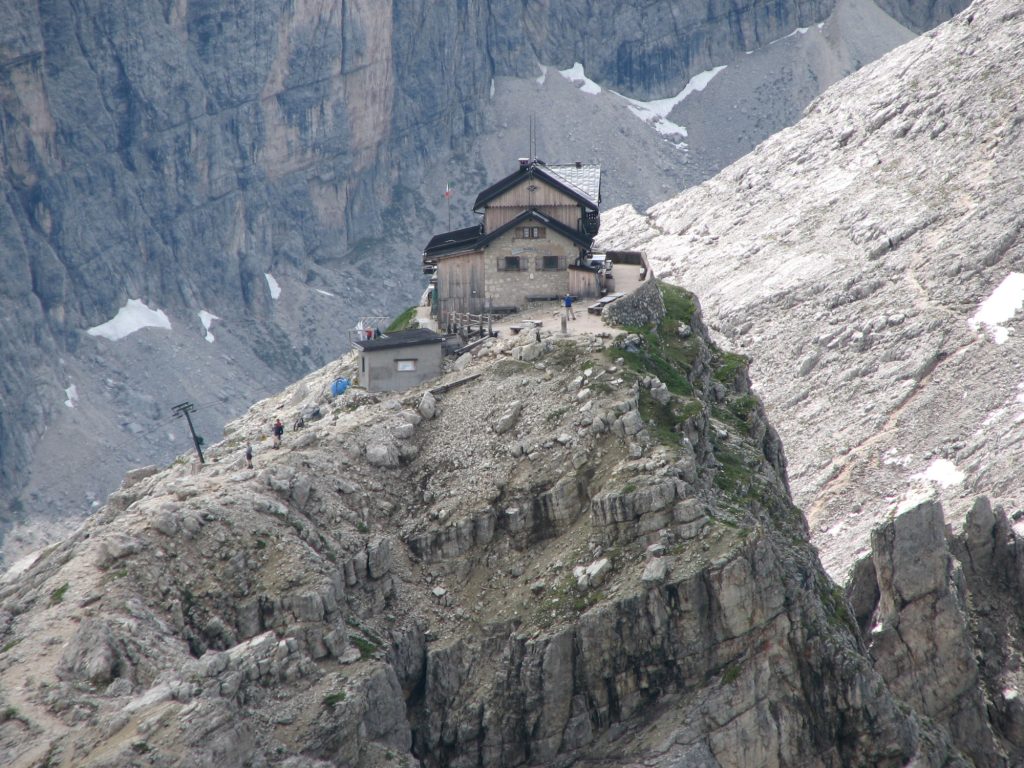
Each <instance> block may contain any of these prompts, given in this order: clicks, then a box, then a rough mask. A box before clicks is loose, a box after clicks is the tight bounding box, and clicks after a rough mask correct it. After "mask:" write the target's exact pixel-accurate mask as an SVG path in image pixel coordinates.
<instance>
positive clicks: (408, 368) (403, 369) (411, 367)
mask: <svg viewBox="0 0 1024 768" xmlns="http://www.w3.org/2000/svg"><path fill="white" fill-rule="evenodd" d="M418 360H419V358H416V357H411V358H408V357H404V358H402V359H401V360H395V370H396V371H398V372H399V373H414V372H415V371H416V363H417V361H418Z"/></svg>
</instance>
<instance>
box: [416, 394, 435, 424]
mask: <svg viewBox="0 0 1024 768" xmlns="http://www.w3.org/2000/svg"><path fill="white" fill-rule="evenodd" d="M416 410H417V411H419V414H420V416H422V417H423V418H424V419H432V418H434V416H436V415H437V400H436V398H435V397H434V396H433V395H432V394H430V392H424V393H423V397H421V398H420V403H419V405H418V406H417V407H416Z"/></svg>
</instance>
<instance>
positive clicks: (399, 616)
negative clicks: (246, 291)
mask: <svg viewBox="0 0 1024 768" xmlns="http://www.w3.org/2000/svg"><path fill="white" fill-rule="evenodd" d="M642 303H643V304H644V305H645V306H647V307H651V306H654V307H658V306H663V307H664V309H663V312H664V315H663V316H662V318H661V320H660V321H659V322H658V323H656V324H655V325H654V326H653V327H652V326H644V327H637V328H633V329H628V331H627V332H619V331H610V332H609V333H608V334H605V336H583V337H580V338H578V339H563V338H559V337H557V336H556V335H553V334H551V333H550V332H546V331H542V332H540V333H539V334H533V335H524V336H522V337H512V338H510V339H507V340H496V339H495V340H490V341H488V342H487V343H485V344H484V345H481V346H480V347H478V348H477V349H476V350H474V356H473V359H472V360H471V361H469V364H468V365H465V364H464V367H463V369H462V370H459V371H453V372H452V373H449V374H446V375H445V376H444V377H443V378H442V380H441V381H439V382H432V383H430V384H429V385H426V386H424V387H423V388H421V389H419V390H416V391H412V392H409V393H406V394H404V395H401V396H397V397H389V396H384V395H367V394H365V393H360V392H359V391H351V390H350V391H349V392H347V393H346V394H345V395H344V396H343V397H341V398H338V399H331V398H330V397H329V396H328V395H327V393H328V392H329V386H330V383H331V381H333V379H334V378H335V377H337V376H339V375H343V374H346V373H349V374H350V373H353V371H352V369H351V368H350V367H348V366H350V365H351V363H348V362H345V361H341V362H339V363H335V364H332V365H330V366H328V367H327V368H325V369H323V370H321V371H319V372H317V373H315V374H312V375H310V376H308V377H306V378H305V379H303V380H301V381H299V382H297V383H296V384H294V385H292V386H291V387H289V388H287V389H286V390H285V391H284V392H283V393H281V394H280V395H278V396H275V397H272V398H270V399H268V400H265V401H262V402H260V403H258V404H257V405H255V406H253V408H252V409H251V410H250V412H249V413H248V414H247V415H246V416H245V417H243V418H242V419H240V420H238V421H236V422H234V423H232V424H231V425H229V427H228V429H227V430H226V439H225V440H224V441H223V442H221V443H219V444H217V445H215V446H211V447H210V449H209V451H208V456H209V458H210V463H209V464H208V465H207V466H206V467H204V468H197V467H194V466H193V465H191V463H190V462H189V460H188V458H187V457H182V460H181V461H179V462H176V463H175V464H174V465H173V466H171V467H169V468H163V469H161V468H158V467H150V468H145V469H140V470H137V471H135V472H133V473H131V474H130V475H129V476H127V477H126V478H125V480H124V482H123V484H122V488H121V489H120V490H119V491H118V492H117V493H115V494H113V495H112V496H111V497H110V499H109V500H108V502H107V504H106V505H105V506H104V507H103V508H102V509H101V510H100V511H99V512H98V513H97V514H96V515H95V516H93V518H91V519H90V520H89V521H88V522H87V523H86V524H85V525H84V526H83V527H82V528H81V529H80V530H79V531H78V532H76V533H75V534H74V535H73V536H72V537H71V538H69V539H68V540H66V541H64V542H61V543H59V544H56V545H54V546H52V547H49V548H47V549H46V550H44V551H43V552H41V553H39V554H38V555H37V556H36V557H35V558H34V559H32V560H31V561H26V562H23V563H21V564H19V566H18V567H17V568H16V569H15V570H13V571H11V572H8V574H7V575H6V576H5V577H4V579H3V582H2V585H0V681H2V684H0V691H2V694H0V695H2V697H3V701H2V702H0V706H2V712H3V717H2V718H0V755H3V761H4V763H5V764H9V765H14V766H22V765H24V766H28V765H37V764H39V763H46V764H50V765H61V764H63V765H71V764H74V765H76V766H120V765H137V764H145V765H158V766H171V765H189V766H214V765H216V766H220V767H222V766H236V765H237V766H242V765H252V766H260V765H268V766H269V765H282V766H289V768H306V767H307V766H308V768H322V767H324V766H328V765H362V766H377V765H396V764H407V765H424V766H435V765H436V766H440V765H452V766H459V765H463V766H470V765H480V766H485V765H507V766H512V765H527V764H546V765H567V764H569V763H573V764H576V765H587V766H595V768H596V766H598V765H602V766H608V765H635V764H637V761H640V760H642V761H644V763H645V764H649V765H681V764H685V765H703V766H709V767H710V766H740V765H751V764H757V765H765V766H773V765H777V766H794V765H820V766H840V765H854V764H858V765H865V764H871V765H893V766H895V765H904V764H907V763H908V762H909V761H911V760H913V761H915V764H916V765H921V766H947V765H966V763H965V762H964V760H963V759H962V758H961V757H960V756H959V755H958V753H957V751H956V749H955V747H954V746H953V745H954V743H955V742H954V740H953V739H951V738H950V736H949V735H948V734H947V732H946V731H945V730H943V729H942V728H941V727H938V726H935V725H932V724H931V721H930V719H928V718H925V717H921V716H919V715H918V714H916V713H915V712H914V706H915V705H914V703H909V704H906V703H901V702H900V701H899V699H898V698H897V697H896V696H894V695H893V693H891V692H890V689H889V688H888V687H887V685H886V682H885V678H884V675H883V674H880V673H879V672H878V671H876V670H875V669H873V668H872V665H871V662H870V661H869V657H868V655H867V653H866V651H865V647H864V645H863V641H862V640H861V639H860V637H859V628H858V625H857V623H856V620H855V617H854V611H852V610H851V609H850V608H849V607H848V604H847V602H846V600H845V599H844V596H843V593H842V591H841V590H839V589H838V588H837V587H836V586H835V585H834V584H833V583H832V582H831V581H830V580H829V579H828V577H827V576H826V575H825V573H824V571H823V570H822V569H821V567H820V565H819V563H818V560H817V557H816V554H815V552H814V550H813V548H812V547H811V546H810V545H809V542H808V538H807V533H808V532H807V527H806V524H805V522H804V519H803V517H802V515H801V514H800V512H799V510H797V509H796V508H795V507H794V506H793V504H792V502H791V501H790V498H789V493H788V488H787V479H786V469H785V467H786V465H785V458H784V455H783V451H782V446H781V443H780V442H779V439H778V436H777V435H776V433H775V431H774V430H773V429H772V428H771V427H770V426H769V425H768V423H767V420H766V418H765V415H764V411H763V409H762V408H761V405H760V403H759V401H758V400H757V398H756V397H754V396H753V395H752V394H751V392H750V389H749V379H748V377H747V373H746V367H745V363H744V361H743V360H742V359H741V358H740V357H738V356H736V355H732V354H729V353H726V352H724V351H722V350H720V349H718V348H716V347H715V346H714V345H713V344H712V343H711V342H710V339H709V337H708V335H707V330H706V328H705V327H704V325H703V322H702V320H701V316H700V312H699V310H698V309H697V307H696V304H695V301H694V299H693V297H692V296H691V295H689V294H687V293H685V292H682V291H679V290H678V289H673V288H671V287H664V288H662V289H661V290H659V291H657V292H656V293H655V294H651V295H648V296H646V297H644V298H643V300H642ZM431 388H432V389H433V391H431ZM298 413H303V414H305V415H307V425H306V426H305V427H304V428H302V429H299V430H296V431H289V432H288V433H286V436H285V445H284V447H283V448H281V449H278V450H275V449H272V448H268V447H266V446H265V444H263V443H261V442H260V437H261V436H262V434H263V430H262V426H263V425H264V424H266V423H267V421H268V420H269V419H271V418H273V417H277V416H281V417H283V418H285V419H286V421H288V422H289V423H291V419H292V417H293V416H294V415H295V414H298ZM248 442H251V443H252V444H254V445H256V448H257V450H256V459H255V462H256V468H255V469H252V470H249V469H247V468H246V467H245V463H244V460H243V458H242V449H243V447H244V446H245V445H246V444H247V443H248ZM993 519H994V518H993ZM977 527H978V529H979V534H978V535H977V536H976V537H975V538H974V539H972V540H971V544H970V548H971V551H972V552H974V553H975V555H974V557H975V559H976V561H977V562H979V563H980V562H982V561H984V558H985V556H986V552H989V553H990V560H991V559H992V557H993V556H992V555H991V552H990V550H991V548H990V549H985V547H984V541H985V540H986V539H985V536H984V532H983V531H982V528H983V525H982V524H980V523H979V525H978V526H977ZM1004 529H1005V525H1004V527H1003V528H1002V529H1000V530H1004ZM893 551H894V552H897V553H899V552H902V551H903V549H901V548H899V547H897V548H896V549H894V550H893ZM992 551H994V550H992ZM999 552H1001V553H1003V552H1005V549H999ZM890 560H892V562H894V563H896V565H894V566H893V568H892V569H890V570H892V571H893V573H895V574H896V576H894V577H892V578H889V577H887V576H886V574H887V573H888V572H887V571H886V570H885V568H884V562H887V561H884V560H883V559H882V555H881V554H880V555H879V558H878V559H877V560H876V563H877V567H876V571H875V573H877V574H879V577H878V584H879V588H878V590H877V592H878V593H879V594H889V592H888V590H889V586H890V584H897V583H899V584H902V583H903V582H901V581H900V578H901V577H902V572H901V569H902V568H903V567H904V566H903V565H902V564H901V563H902V561H901V560H900V558H899V557H895V556H894V557H892V558H890ZM867 581H868V580H867V579H866V578H865V579H862V582H863V583H865V584H866V583H867ZM934 586H935V588H936V589H938V588H940V587H941V586H942V584H940V583H938V582H936V583H935V584H934ZM864 593H865V594H867V595H868V597H867V598H865V597H862V596H858V597H857V600H856V601H855V604H856V605H858V606H860V607H861V608H860V610H862V611H866V612H867V613H868V614H869V615H870V614H877V616H876V618H875V619H874V620H876V621H878V622H886V621H887V622H889V623H890V624H891V623H892V622H893V621H894V619H893V615H892V606H891V605H890V602H891V601H889V602H887V601H886V599H884V598H883V599H880V600H879V601H878V608H877V611H876V608H875V604H874V603H872V602H871V596H872V595H874V594H875V591H873V590H871V589H870V588H869V587H865V589H864ZM896 607H897V608H902V607H903V605H902V603H901V604H899V605H897V606H896ZM901 615H902V614H901ZM858 616H859V614H858ZM901 620H902V619H901ZM906 621H907V622H908V623H909V619H907V620H906ZM892 681H893V682H891V685H893V686H896V678H895V677H893V678H892ZM907 698H908V699H910V698H912V697H910V696H907ZM949 722H950V723H953V722H956V723H961V722H967V721H965V720H961V719H954V718H952V717H951V718H949ZM972 733H973V734H974V735H975V736H977V735H979V734H984V731H983V729H975V730H974V731H973V732H972ZM982 748H984V747H982V746H978V745H976V749H982ZM998 751H999V750H998V749H997V748H996V747H995V746H994V745H993V746H992V747H991V752H992V754H997V753H998Z"/></svg>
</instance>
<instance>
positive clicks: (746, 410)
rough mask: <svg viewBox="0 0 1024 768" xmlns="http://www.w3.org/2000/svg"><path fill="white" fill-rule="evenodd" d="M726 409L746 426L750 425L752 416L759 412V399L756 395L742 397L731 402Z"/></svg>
mask: <svg viewBox="0 0 1024 768" xmlns="http://www.w3.org/2000/svg"><path fill="white" fill-rule="evenodd" d="M726 408H728V409H729V411H730V412H731V413H732V414H733V415H734V416H735V417H736V418H738V419H740V420H741V421H742V422H743V423H744V424H748V421H749V419H750V414H752V413H753V412H754V411H756V410H757V398H756V397H754V395H740V396H739V397H736V398H733V399H732V400H730V401H729V403H728V404H727V405H726Z"/></svg>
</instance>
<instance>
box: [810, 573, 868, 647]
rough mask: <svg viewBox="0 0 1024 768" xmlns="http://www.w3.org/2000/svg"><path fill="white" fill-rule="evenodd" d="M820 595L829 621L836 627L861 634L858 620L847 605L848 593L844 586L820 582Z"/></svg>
mask: <svg viewBox="0 0 1024 768" xmlns="http://www.w3.org/2000/svg"><path fill="white" fill-rule="evenodd" d="M818 597H820V598H821V604H822V607H824V609H825V616H826V617H827V618H828V623H829V624H830V625H831V626H832V627H833V628H835V629H848V630H849V631H850V632H852V633H853V634H854V635H857V634H859V632H860V630H859V629H858V627H857V622H856V621H855V620H854V618H853V614H851V613H850V609H849V608H847V607H846V595H845V594H844V593H843V589H842V587H840V586H839V585H838V584H835V583H827V584H826V583H819V584H818Z"/></svg>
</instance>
